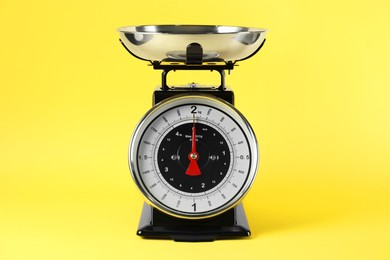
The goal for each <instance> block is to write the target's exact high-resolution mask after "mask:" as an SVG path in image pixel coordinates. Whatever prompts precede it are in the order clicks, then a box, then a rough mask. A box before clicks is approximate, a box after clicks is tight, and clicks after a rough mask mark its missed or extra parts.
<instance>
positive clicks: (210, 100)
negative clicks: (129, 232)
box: [128, 94, 259, 219]
mask: <svg viewBox="0 0 390 260" xmlns="http://www.w3.org/2000/svg"><path fill="white" fill-rule="evenodd" d="M191 103H197V104H202V105H206V106H207V105H208V106H212V107H215V108H218V109H220V110H222V111H224V112H225V113H227V114H228V115H229V116H231V117H232V118H233V119H234V120H235V121H236V123H237V124H238V125H239V126H240V127H241V129H242V130H243V132H244V134H245V136H246V138H247V140H248V144H249V149H250V150H251V166H250V169H249V173H248V178H247V180H246V182H245V183H244V185H243V186H242V188H241V191H240V192H238V193H237V194H236V195H235V196H234V197H233V198H232V199H231V200H230V201H229V202H227V203H226V204H225V205H223V206H222V207H219V208H216V209H214V210H211V211H209V212H207V214H205V213H201V212H200V213H185V212H182V211H175V210H172V209H171V208H168V207H166V206H165V205H164V204H163V203H162V202H161V201H159V200H157V199H155V198H154V197H153V196H152V195H151V193H150V192H149V190H148V188H147V187H145V186H144V184H143V182H142V181H141V178H142V177H141V174H140V172H139V171H138V169H137V150H138V144H139V142H140V140H141V138H142V135H143V133H144V132H145V131H146V129H147V128H148V126H149V125H150V123H151V122H152V121H153V120H154V119H156V118H157V117H158V116H159V115H161V114H162V113H163V112H164V111H167V110H169V109H171V108H173V107H176V106H180V105H185V104H191ZM128 160H129V167H130V171H131V175H132V177H133V179H134V181H135V183H136V185H137V187H138V188H139V190H140V191H141V192H142V194H143V195H144V197H145V199H146V200H147V203H148V204H150V205H152V206H153V207H155V208H157V209H159V210H160V211H163V212H165V213H167V214H169V215H171V216H174V217H179V218H184V219H202V218H209V217H213V216H216V215H219V214H221V213H223V212H225V211H227V210H229V209H231V208H233V207H234V206H236V205H238V204H239V203H240V202H241V201H242V199H243V198H244V196H245V195H246V194H247V192H248V190H249V188H250V187H251V186H252V184H253V181H254V179H255V176H256V172H257V168H258V165H259V149H258V145H257V140H256V137H255V134H254V132H253V129H252V127H251V126H250V124H249V123H248V121H247V120H246V119H245V117H244V116H243V115H242V114H241V113H240V112H239V111H238V110H237V109H236V108H235V107H234V106H232V105H231V104H229V103H227V102H226V101H224V100H221V99H219V98H216V97H213V96H211V95H203V94H202V95H195V94H191V95H178V96H175V97H172V98H169V99H166V100H164V101H162V102H160V103H159V104H157V105H155V106H154V107H152V108H151V109H150V110H149V111H148V112H147V113H146V114H145V116H144V117H143V118H142V119H141V121H140V122H139V123H138V125H137V127H136V129H135V131H134V133H133V135H132V138H131V142H130V145H129V157H128Z"/></svg>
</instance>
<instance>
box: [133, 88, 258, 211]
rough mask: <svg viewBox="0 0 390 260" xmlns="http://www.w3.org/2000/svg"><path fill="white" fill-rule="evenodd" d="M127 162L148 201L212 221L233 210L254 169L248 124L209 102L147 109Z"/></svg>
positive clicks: (174, 102) (192, 100) (177, 101)
mask: <svg viewBox="0 0 390 260" xmlns="http://www.w3.org/2000/svg"><path fill="white" fill-rule="evenodd" d="M129 157H130V158H129V159H130V167H131V170H132V174H133V177H134V179H135V181H136V183H137V185H138V186H139V188H140V189H141V191H142V192H143V193H144V195H145V196H146V197H147V199H148V200H149V201H150V202H151V203H152V204H153V205H154V206H155V207H157V208H159V209H160V210H162V211H164V212H167V213H169V214H171V215H175V216H178V217H183V218H205V217H210V216H214V215H216V214H219V213H222V212H224V211H226V210H228V209H229V208H231V207H232V206H234V205H235V204H237V203H238V202H239V201H240V199H241V198H242V197H243V196H244V194H245V193H246V192H247V190H248V188H249V186H250V185H251V183H252V182H253V179H254V177H255V173H256V168H257V164H258V151H257V144H256V140H255V137H254V134H253V131H252V130H251V128H250V126H249V124H248V123H247V122H246V120H245V119H244V118H243V117H242V115H241V114H239V113H238V112H237V111H236V110H235V109H234V108H233V107H232V106H231V105H228V104H227V103H226V102H223V101H220V100H217V99H215V98H211V97H208V96H206V97H205V96H186V97H178V98H174V99H171V100H168V101H166V102H163V103H162V104H159V105H157V106H156V107H154V108H152V109H151V111H149V113H148V114H147V115H146V116H145V118H144V119H143V120H142V121H141V123H140V124H139V126H138V128H137V129H136V131H135V133H134V136H133V139H132V142H131V145H130V155H129Z"/></svg>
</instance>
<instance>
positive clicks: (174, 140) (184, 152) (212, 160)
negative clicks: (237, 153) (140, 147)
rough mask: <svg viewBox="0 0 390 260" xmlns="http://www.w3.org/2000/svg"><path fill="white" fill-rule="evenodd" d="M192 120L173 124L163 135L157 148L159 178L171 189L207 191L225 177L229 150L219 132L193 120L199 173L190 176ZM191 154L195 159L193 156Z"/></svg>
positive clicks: (190, 191)
mask: <svg viewBox="0 0 390 260" xmlns="http://www.w3.org/2000/svg"><path fill="white" fill-rule="evenodd" d="M193 126H194V125H193V123H186V124H183V125H180V126H178V127H175V128H174V129H172V130H170V132H169V133H168V134H167V135H165V137H164V138H163V140H162V141H161V143H160V146H159V148H158V151H157V160H158V162H157V164H158V168H159V170H160V172H161V175H162V177H163V178H164V179H165V181H166V182H167V183H169V184H170V185H171V186H173V187H174V188H176V189H178V190H180V191H183V192H189V193H198V192H204V191H207V190H210V189H212V188H214V187H215V186H217V185H218V184H219V183H220V182H221V181H222V180H223V179H224V177H225V176H226V174H227V173H228V170H229V166H230V150H229V146H228V144H227V142H226V140H225V138H224V137H223V136H222V135H221V134H220V132H219V131H218V130H217V129H215V128H213V127H211V126H209V125H206V124H203V123H195V128H196V144H195V145H196V153H197V156H195V157H196V159H193V161H195V162H192V164H197V165H198V167H199V169H200V173H198V174H197V175H196V176H194V175H189V174H188V173H189V172H190V170H189V168H192V167H193V165H191V166H190V163H191V160H190V158H189V155H190V154H191V153H192V147H193V142H192V130H193V129H192V128H193ZM195 157H194V158H195Z"/></svg>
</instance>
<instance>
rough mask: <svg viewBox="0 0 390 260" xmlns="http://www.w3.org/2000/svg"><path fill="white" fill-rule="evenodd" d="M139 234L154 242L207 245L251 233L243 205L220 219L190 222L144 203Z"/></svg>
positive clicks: (217, 217)
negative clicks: (202, 243) (158, 240)
mask: <svg viewBox="0 0 390 260" xmlns="http://www.w3.org/2000/svg"><path fill="white" fill-rule="evenodd" d="M137 235H139V236H142V237H144V238H152V239H173V240H174V241H186V242H206V241H214V240H216V239H227V238H238V237H248V236H250V230H249V225H248V221H247V219H246V215H245V211H244V207H243V205H242V204H239V205H238V206H236V207H235V208H233V209H230V210H229V211H227V212H225V213H223V214H221V215H218V216H216V217H212V218H208V219H200V220H188V219H180V218H176V217H172V216H169V215H167V214H165V213H163V212H161V211H159V210H157V209H155V208H153V207H151V206H149V205H147V204H146V203H144V206H143V209H142V215H141V219H140V222H139V226H138V231H137Z"/></svg>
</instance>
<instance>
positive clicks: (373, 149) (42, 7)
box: [0, 0, 390, 260]
mask: <svg viewBox="0 0 390 260" xmlns="http://www.w3.org/2000/svg"><path fill="white" fill-rule="evenodd" d="M389 14H390V2H389V1H388V0H370V1H368V0H366V1H352V0H346V1H339V0H328V1H305V0H283V1H273V0H266V1H255V0H253V1H249V0H241V1H235V0H225V1H210V0H208V1H205V0H198V1H173V0H165V1H157V0H149V1H132V0H128V1H115V0H113V1H100V0H97V1H79V0H67V1H52V0H35V1H11V0H1V1H0V259H2V260H3V259H142V257H145V258H146V259H152V258H156V259H187V260H190V259H197V260H199V259H390V247H389V241H390V185H389V184H390V156H389V155H390V90H389V87H390V76H389V75H390V51H389V46H390V33H389V27H390V18H389V17H390V15H389ZM137 24H225V25H243V26H252V27H264V28H267V29H269V33H268V35H267V42H266V44H265V46H264V48H263V50H262V51H261V52H260V53H258V54H257V55H256V56H254V57H253V58H252V59H250V60H247V61H245V62H242V63H241V65H240V66H239V67H237V68H236V69H235V70H234V71H232V74H231V75H230V76H228V77H227V83H228V85H230V86H231V87H232V88H233V89H234V90H235V94H236V107H237V108H238V109H239V110H240V111H241V112H243V114H244V115H245V116H246V117H247V119H248V120H249V121H250V122H251V124H252V126H253V128H254V130H255V132H256V134H257V137H258V140H259V145H260V149H261V166H260V171H259V174H258V177H257V179H256V181H255V184H254V186H253V188H252V189H251V190H250V192H249V194H248V196H247V197H246V198H245V200H244V202H245V203H244V204H245V207H246V211H247V215H248V219H249V223H250V226H251V229H252V233H253V235H252V237H251V238H249V239H242V240H228V241H216V242H213V243H174V242H172V241H164V240H162V241H161V240H157V241H156V240H143V239H141V238H139V237H137V236H136V235H135V231H136V227H137V225H138V220H139V215H140V210H141V206H142V202H143V197H142V196H141V194H140V192H139V191H138V190H137V188H136V186H135V185H134V183H133V181H132V179H131V176H130V174H129V171H128V166H127V146H128V143H129V139H130V135H131V133H132V131H133V129H134V127H135V126H136V124H137V122H138V120H139V119H140V118H141V116H142V115H143V114H144V113H145V112H146V111H147V110H148V109H149V108H150V106H151V95H152V91H153V89H154V87H155V86H156V85H157V84H159V82H160V72H156V71H153V70H152V69H151V68H150V67H148V66H147V65H146V64H145V63H144V62H142V61H139V60H136V59H134V58H133V57H131V56H130V55H129V54H128V53H127V52H126V51H125V50H124V49H123V48H122V46H121V45H120V44H119V42H118V35H117V32H116V31H115V30H116V28H118V27H120V26H125V25H137ZM176 75H177V76H176ZM170 77H171V78H172V80H177V81H179V82H180V83H188V82H191V81H197V82H199V83H203V84H207V83H210V82H209V81H215V77H214V76H211V75H209V74H207V73H206V74H202V75H199V79H198V78H196V79H194V78H193V76H192V75H191V74H190V75H188V74H180V73H179V72H177V73H176V74H175V75H174V76H170ZM211 83H217V82H211Z"/></svg>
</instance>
